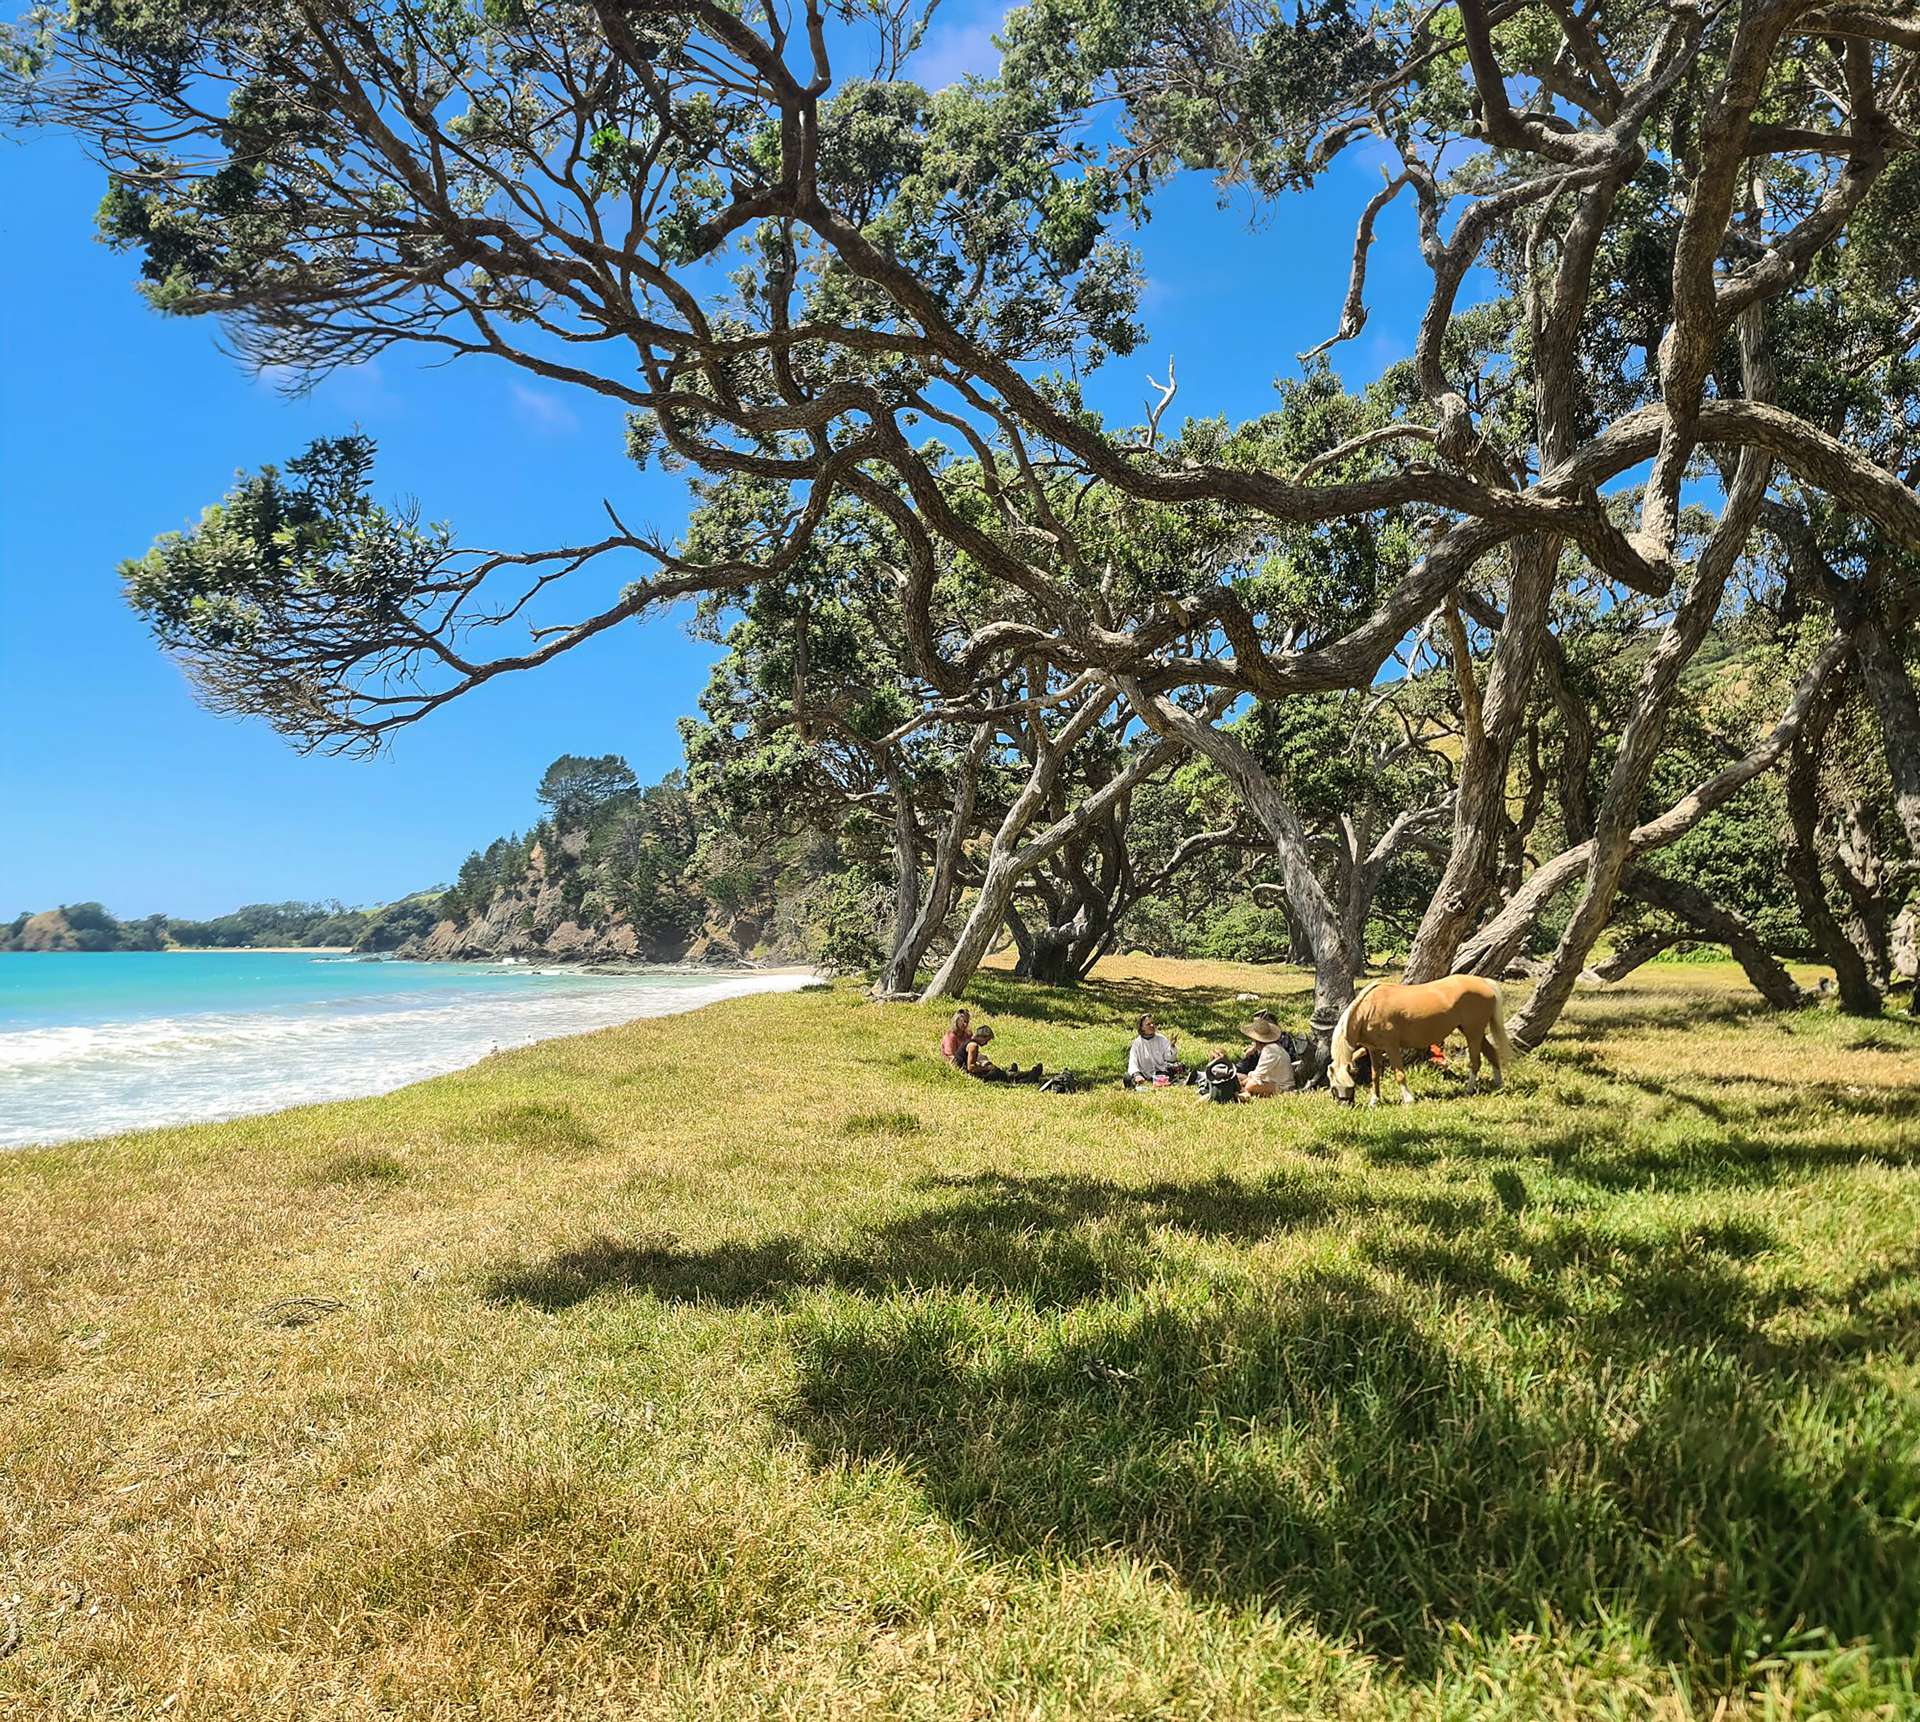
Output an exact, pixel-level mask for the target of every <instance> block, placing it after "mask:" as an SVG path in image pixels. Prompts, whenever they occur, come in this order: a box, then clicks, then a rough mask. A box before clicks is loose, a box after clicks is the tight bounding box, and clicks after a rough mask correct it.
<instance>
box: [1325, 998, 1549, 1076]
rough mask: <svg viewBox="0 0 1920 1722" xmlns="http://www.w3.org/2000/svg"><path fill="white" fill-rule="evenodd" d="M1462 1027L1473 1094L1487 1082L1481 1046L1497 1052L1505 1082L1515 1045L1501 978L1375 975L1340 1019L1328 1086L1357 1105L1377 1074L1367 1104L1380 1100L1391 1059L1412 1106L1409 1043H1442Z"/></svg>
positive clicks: (1498, 1069)
mask: <svg viewBox="0 0 1920 1722" xmlns="http://www.w3.org/2000/svg"><path fill="white" fill-rule="evenodd" d="M1455 1029H1458V1030H1459V1031H1460V1032H1461V1033H1462V1034H1464V1035H1465V1036H1466V1037H1467V1062H1468V1064H1469V1065H1470V1066H1471V1067H1472V1072H1473V1074H1472V1076H1471V1077H1470V1078H1469V1080H1468V1083H1467V1092H1468V1093H1470V1094H1471V1093H1473V1092H1474V1091H1475V1090H1476V1089H1478V1088H1479V1086H1480V1049H1481V1047H1482V1046H1485V1047H1486V1048H1487V1050H1488V1051H1489V1052H1490V1053H1491V1054H1492V1055H1493V1068H1494V1072H1495V1074H1496V1075H1497V1076H1498V1077H1499V1079H1500V1081H1501V1082H1502V1083H1505V1081H1506V1079H1507V1065H1508V1064H1509V1063H1510V1062H1511V1061H1512V1059H1513V1044H1512V1043H1511V1042H1510V1041H1509V1040H1508V1039H1507V1024H1506V1015H1505V1012H1504V1011H1503V1010H1502V1009H1501V1006H1500V988H1499V986H1498V985H1497V984H1496V983H1495V982H1493V981H1490V980H1486V979H1484V978H1483V977H1481V976H1479V975H1448V976H1446V977H1445V979H1443V980H1437V981H1428V982H1427V983H1426V984H1425V985H1424V986H1413V987H1409V986H1402V985H1400V984H1399V983H1398V982H1396V981H1375V982H1374V983H1373V985H1372V986H1370V987H1367V988H1365V989H1364V990H1363V991H1362V992H1361V993H1360V995H1359V997H1357V998H1356V999H1355V1000H1354V1001H1353V1003H1352V1004H1350V1005H1348V1006H1347V1008H1346V1009H1345V1010H1343V1011H1342V1012H1341V1013H1340V1019H1339V1021H1338V1022H1336V1023H1335V1024H1334V1025H1333V1051H1332V1056H1331V1058H1330V1060H1329V1061H1328V1064H1327V1086H1328V1087H1329V1088H1331V1089H1332V1090H1333V1097H1334V1099H1336V1100H1337V1101H1339V1102H1340V1103H1341V1105H1343V1106H1351V1105H1352V1104H1353V1097H1354V1093H1355V1091H1356V1090H1357V1089H1358V1088H1359V1085H1360V1084H1361V1083H1362V1082H1363V1081H1366V1080H1368V1079H1369V1078H1371V1080H1372V1082H1373V1098H1372V1099H1371V1100H1369V1101H1368V1102H1367V1104H1368V1105H1369V1106H1378V1105H1379V1104H1380V1062H1381V1060H1382V1059H1385V1060H1386V1062H1387V1063H1388V1064H1390V1065H1392V1066H1393V1074H1394V1075H1395V1076H1396V1077H1398V1078H1399V1080H1400V1104H1401V1105H1402V1106H1411V1105H1412V1104H1413V1092H1412V1090H1411V1089H1409V1088H1408V1087H1407V1073H1406V1070H1405V1068H1404V1061H1405V1057H1406V1050H1407V1048H1408V1047H1417V1048H1419V1049H1421V1050H1422V1051H1424V1050H1425V1049H1426V1048H1427V1047H1429V1046H1437V1045H1438V1044H1439V1043H1440V1042H1442V1041H1444V1040H1445V1039H1446V1038H1447V1036H1448V1035H1450V1034H1451V1033H1453V1031H1454V1030H1455Z"/></svg>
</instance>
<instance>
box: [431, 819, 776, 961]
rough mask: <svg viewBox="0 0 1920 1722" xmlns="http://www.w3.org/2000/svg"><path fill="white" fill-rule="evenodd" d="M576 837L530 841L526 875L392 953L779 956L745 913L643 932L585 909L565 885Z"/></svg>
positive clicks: (449, 957)
mask: <svg viewBox="0 0 1920 1722" xmlns="http://www.w3.org/2000/svg"><path fill="white" fill-rule="evenodd" d="M580 846H581V839H580V837H579V834H577V833H567V834H566V835H564V836H562V837H561V838H559V839H558V840H557V841H556V842H555V843H554V844H553V846H552V848H550V847H549V844H548V843H546V842H543V841H536V842H535V843H534V844H533V845H532V847H531V849H530V850H529V852H528V855H527V864H526V871H525V874H524V875H523V876H522V877H521V878H520V879H519V880H517V881H516V882H515V883H514V884H512V885H507V886H502V887H501V888H500V889H498V890H496V891H495V892H494V893H493V895H492V896H491V897H490V898H489V899H488V900H487V901H486V902H485V903H484V904H482V905H480V906H479V908H478V909H477V910H476V911H475V912H474V913H471V914H469V915H466V916H465V917H463V918H460V919H448V920H442V921H440V922H438V923H437V924H436V925H435V926H434V927H433V929H432V931H430V932H428V933H425V934H423V935H421V936H420V937H417V938H413V939H409V940H408V941H407V942H406V943H405V944H403V945H402V946H401V947H400V948H399V950H398V951H397V952H396V953H395V954H396V955H398V956H402V957H413V958H418V959H420V960H423V961H429V962H432V961H441V962H458V961H488V960H492V961H498V960H499V959H500V958H502V957H524V958H533V957H537V958H540V959H542V960H544V961H547V962H616V961H627V962H647V963H711V964H714V965H716V966H730V965H735V964H741V963H748V962H752V961H755V960H759V959H762V958H765V957H768V956H771V957H773V958H776V959H778V958H780V957H781V956H783V955H784V953H780V952H771V953H769V952H765V951H762V950H760V949H759V946H760V944H761V941H762V936H763V931H764V929H763V928H762V926H761V924H760V923H759V922H758V921H757V920H755V919H754V918H752V917H750V916H734V917H729V918H727V919H726V920H725V921H724V922H723V921H722V920H721V919H720V918H719V917H717V916H709V917H708V918H707V919H706V920H705V921H704V922H703V923H702V924H701V925H700V926H699V927H698V928H697V929H695V930H693V931H691V932H688V931H686V930H684V929H682V928H679V927H675V926H672V925H667V926H663V927H657V928H649V929H642V928H639V927H636V926H635V925H634V923H633V922H632V921H631V920H630V919H629V918H628V917H627V916H626V915H625V914H624V913H622V912H621V911H620V910H619V909H617V908H615V909H611V910H607V911H606V912H604V913H600V914H595V913H591V912H589V910H590V906H591V905H592V904H593V899H592V897H591V896H589V897H588V898H587V899H586V900H585V901H584V902H583V901H582V899H581V896H580V893H579V892H578V890H577V889H574V888H570V887H571V875H572V874H573V873H574V872H575V871H576V868H577V864H578V860H579V852H580Z"/></svg>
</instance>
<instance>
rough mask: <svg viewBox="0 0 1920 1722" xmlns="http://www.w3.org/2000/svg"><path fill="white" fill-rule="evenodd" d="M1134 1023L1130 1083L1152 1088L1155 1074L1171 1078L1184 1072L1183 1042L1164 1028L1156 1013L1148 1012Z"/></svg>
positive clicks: (1129, 1057) (1137, 1086) (1128, 1065)
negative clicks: (1154, 1016)
mask: <svg viewBox="0 0 1920 1722" xmlns="http://www.w3.org/2000/svg"><path fill="white" fill-rule="evenodd" d="M1133 1026H1134V1038H1133V1044H1132V1045H1131V1046H1129V1047H1128V1048H1127V1074H1126V1078H1125V1081H1126V1085H1127V1087H1129V1088H1151V1087H1153V1085H1154V1078H1155V1077H1161V1076H1163V1077H1165V1078H1166V1079H1167V1080H1168V1081H1169V1082H1171V1081H1172V1080H1173V1079H1174V1078H1175V1077H1177V1076H1179V1075H1181V1074H1182V1070H1181V1065H1180V1043H1179V1042H1178V1041H1177V1040H1173V1039H1170V1038H1169V1037H1168V1036H1166V1035H1164V1034H1162V1033H1161V1032H1160V1025H1159V1024H1158V1023H1156V1022H1155V1021H1154V1020H1153V1013H1152V1012H1151V1011H1147V1012H1144V1013H1143V1014H1142V1015H1141V1016H1140V1018H1139V1019H1138V1020H1137V1021H1136V1022H1135V1023H1134V1025H1133Z"/></svg>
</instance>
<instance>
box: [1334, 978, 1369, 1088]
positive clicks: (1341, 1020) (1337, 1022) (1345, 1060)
mask: <svg viewBox="0 0 1920 1722" xmlns="http://www.w3.org/2000/svg"><path fill="white" fill-rule="evenodd" d="M1381 984H1382V983H1381V982H1379V981H1369V982H1368V983H1367V984H1366V985H1365V986H1363V987H1362V988H1361V989H1360V990H1359V991H1358V992H1357V993H1355V994H1354V995H1353V997H1352V998H1351V999H1349V1000H1348V1001H1347V1008H1346V1009H1345V1010H1343V1011H1342V1012H1341V1013H1340V1014H1339V1015H1338V1016H1337V1017H1335V1018H1334V1019H1333V1043H1332V1045H1331V1046H1329V1047H1328V1049H1327V1053H1328V1056H1327V1068H1328V1069H1329V1070H1340V1071H1345V1070H1347V1069H1348V1068H1349V1067H1350V1066H1351V1065H1352V1063H1353V1042H1352V1041H1350V1040H1349V1039H1347V1018H1348V1017H1350V1016H1352V1015H1353V1007H1354V1006H1355V1005H1357V1004H1358V1003H1359V1002H1360V1001H1361V1000H1362V999H1363V998H1365V997H1366V996H1367V994H1368V993H1370V992H1372V991H1373V989H1374V988H1375V987H1377V986H1379V985H1381Z"/></svg>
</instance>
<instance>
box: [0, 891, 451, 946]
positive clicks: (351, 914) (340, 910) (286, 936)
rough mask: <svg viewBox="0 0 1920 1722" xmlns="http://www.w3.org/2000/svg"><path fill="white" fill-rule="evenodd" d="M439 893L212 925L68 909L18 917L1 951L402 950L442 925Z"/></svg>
mask: <svg viewBox="0 0 1920 1722" xmlns="http://www.w3.org/2000/svg"><path fill="white" fill-rule="evenodd" d="M439 896H440V893H439V892H438V891H422V892H416V893H414V894H413V895H411V896H407V897H402V898H400V899H399V900H398V901H397V902H393V903H386V904H382V905H380V906H379V907H377V908H372V909H349V908H348V907H347V906H346V905H345V904H343V903H337V902H323V903H249V904H246V905H245V906H244V907H242V908H239V909H235V910H234V911H233V912H232V913H231V914H228V915H219V916H216V917H214V918H213V919H212V920H199V921H197V920H188V919H185V918H182V917H178V916H173V915H147V916H145V917H143V918H142V919H140V920H137V921H122V920H120V919H119V918H118V917H117V916H115V915H112V914H110V913H109V912H108V911H107V910H106V909H105V908H104V907H103V906H102V905H101V904H99V903H63V904H62V905H61V906H60V907H59V908H57V909H42V910H41V911H39V912H38V913H37V914H36V913H24V914H20V915H16V916H15V917H14V918H13V920H12V921H11V922H9V923H7V924H6V925H5V927H4V928H0V951H167V950H182V949H190V950H247V949H257V948H259V947H261V946H272V945H292V946H297V947H318V946H348V947H351V948H352V949H354V950H361V951H392V950H397V949H398V948H399V947H400V946H401V945H403V944H404V943H406V941H407V940H408V939H411V938H415V937H417V936H418V935H420V934H421V933H423V932H425V931H427V930H428V929H429V928H431V927H432V926H433V924H434V923H435V921H436V920H438V919H439V915H438V913H437V910H436V907H435V905H436V904H437V902H438V900H439Z"/></svg>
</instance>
